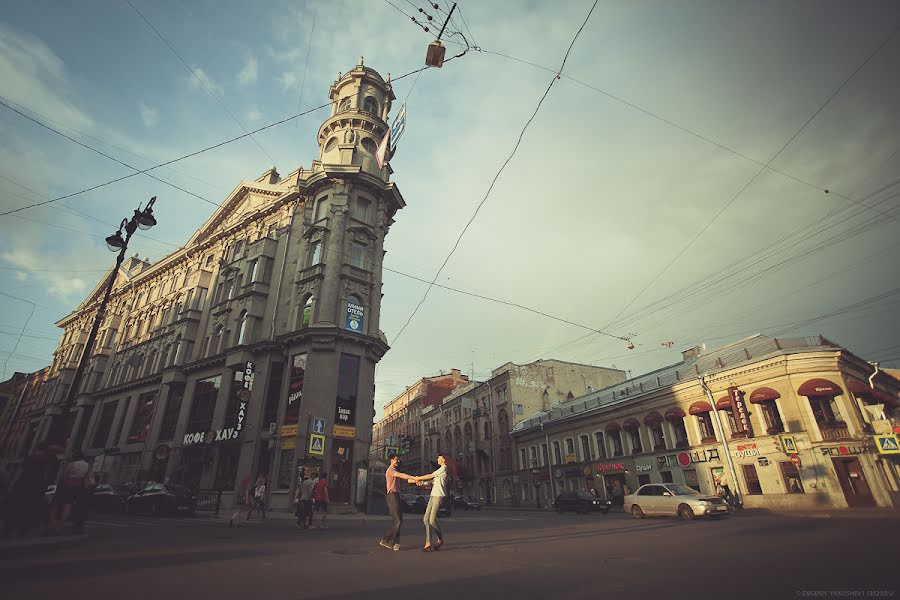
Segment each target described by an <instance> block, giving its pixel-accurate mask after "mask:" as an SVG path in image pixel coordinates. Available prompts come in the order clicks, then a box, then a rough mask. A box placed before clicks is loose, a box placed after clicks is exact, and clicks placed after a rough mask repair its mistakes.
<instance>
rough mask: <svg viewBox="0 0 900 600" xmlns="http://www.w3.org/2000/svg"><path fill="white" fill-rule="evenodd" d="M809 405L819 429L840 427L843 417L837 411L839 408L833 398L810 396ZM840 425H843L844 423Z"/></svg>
mask: <svg viewBox="0 0 900 600" xmlns="http://www.w3.org/2000/svg"><path fill="white" fill-rule="evenodd" d="M809 405H810V407H811V408H812V411H813V416H815V418H816V423H817V424H818V425H819V427H826V428H828V427H835V426H838V424H839V423H838V422H839V421H841V415H840V413H839V412H838V411H837V410H836V408H837V406H836V405H835V401H834V398H833V397H832V396H810V397H809ZM840 424H841V425H843V423H840Z"/></svg>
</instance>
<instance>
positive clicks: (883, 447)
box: [875, 435, 900, 454]
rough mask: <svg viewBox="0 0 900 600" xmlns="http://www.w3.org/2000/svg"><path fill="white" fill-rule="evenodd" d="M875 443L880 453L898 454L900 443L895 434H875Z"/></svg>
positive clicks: (899, 452)
mask: <svg viewBox="0 0 900 600" xmlns="http://www.w3.org/2000/svg"><path fill="white" fill-rule="evenodd" d="M875 443H876V444H878V452H879V453H881V454H900V443H898V441H897V436H896V435H876V436H875Z"/></svg>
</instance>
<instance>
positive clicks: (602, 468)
mask: <svg viewBox="0 0 900 600" xmlns="http://www.w3.org/2000/svg"><path fill="white" fill-rule="evenodd" d="M597 470H598V471H599V472H601V473H607V472H609V471H624V470H625V465H624V464H622V463H601V464H598V465H597Z"/></svg>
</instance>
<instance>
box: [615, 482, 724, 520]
mask: <svg viewBox="0 0 900 600" xmlns="http://www.w3.org/2000/svg"><path fill="white" fill-rule="evenodd" d="M625 507H626V510H630V511H631V514H632V515H634V516H635V517H636V518H638V519H643V518H644V517H645V516H650V515H663V516H669V517H676V516H677V517H681V518H682V519H685V520H688V521H689V520H691V519H693V518H694V517H703V516H707V517H713V518H715V517H723V516H725V515H727V514H728V505H727V504H726V503H725V501H724V500H722V499H721V498H719V497H717V496H704V495H702V494H701V493H700V492H698V491H697V490H695V489H693V488H690V487H688V486H686V485H682V484H680V483H648V484H647V485H642V486H641V487H639V488H638V490H637V491H636V492H635V493H633V494H628V495H627V496H625Z"/></svg>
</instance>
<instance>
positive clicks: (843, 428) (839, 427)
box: [819, 422, 850, 441]
mask: <svg viewBox="0 0 900 600" xmlns="http://www.w3.org/2000/svg"><path fill="white" fill-rule="evenodd" d="M819 431H821V432H822V440H826V441H830V440H846V439H850V430H849V429H847V424H846V423H840V422H837V423H831V424H828V425H822V424H820V425H819Z"/></svg>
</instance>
